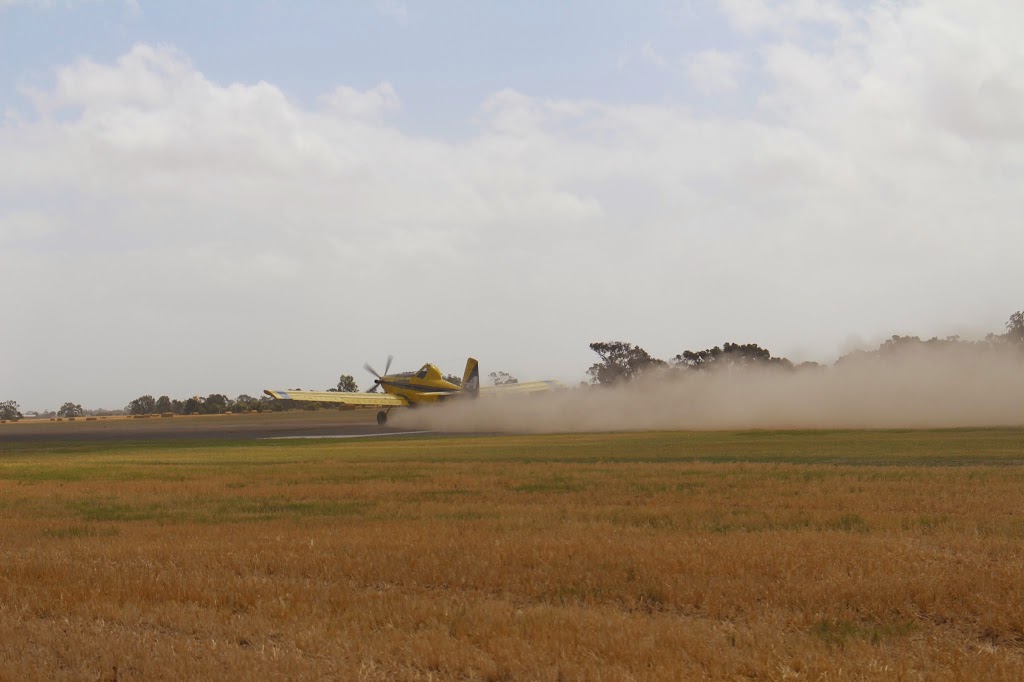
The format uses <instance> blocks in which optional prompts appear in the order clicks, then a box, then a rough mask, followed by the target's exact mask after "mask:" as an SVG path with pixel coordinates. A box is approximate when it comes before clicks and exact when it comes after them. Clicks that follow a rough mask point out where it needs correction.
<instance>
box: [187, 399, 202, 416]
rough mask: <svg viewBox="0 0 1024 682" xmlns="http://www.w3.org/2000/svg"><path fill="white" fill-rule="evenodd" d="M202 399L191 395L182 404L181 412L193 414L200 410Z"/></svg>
mask: <svg viewBox="0 0 1024 682" xmlns="http://www.w3.org/2000/svg"><path fill="white" fill-rule="evenodd" d="M202 408H203V399H202V398H200V397H199V396H193V397H191V398H189V399H187V400H186V401H185V402H184V404H183V405H182V412H183V413H184V414H195V413H196V412H202Z"/></svg>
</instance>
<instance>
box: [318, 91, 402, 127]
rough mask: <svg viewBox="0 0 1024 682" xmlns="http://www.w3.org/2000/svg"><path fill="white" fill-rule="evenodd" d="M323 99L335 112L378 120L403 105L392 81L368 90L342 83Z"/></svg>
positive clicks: (345, 115)
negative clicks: (362, 90) (357, 88)
mask: <svg viewBox="0 0 1024 682" xmlns="http://www.w3.org/2000/svg"><path fill="white" fill-rule="evenodd" d="M322 101H323V102H324V104H325V105H326V106H327V107H328V108H329V109H330V110H331V111H332V112H333V113H336V114H338V115H340V116H344V117H347V118H354V119H363V120H378V119H380V118H382V117H383V116H385V115H387V114H391V113H395V112H397V111H398V110H399V109H401V107H402V103H401V100H399V98H398V93H396V92H395V89H394V87H392V85H391V83H381V84H380V85H377V86H376V87H374V88H372V89H370V90H367V91H366V92H360V91H359V90H356V89H354V88H349V87H346V86H344V85H341V86H338V87H337V88H336V89H335V90H334V92H332V93H331V94H329V95H327V96H325V97H323V98H322Z"/></svg>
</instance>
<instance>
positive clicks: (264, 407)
mask: <svg viewBox="0 0 1024 682" xmlns="http://www.w3.org/2000/svg"><path fill="white" fill-rule="evenodd" d="M290 402H292V401H290V400H275V399H274V398H271V397H270V396H269V395H261V396H260V406H259V407H258V408H256V409H258V410H260V411H267V412H284V410H285V403H290Z"/></svg>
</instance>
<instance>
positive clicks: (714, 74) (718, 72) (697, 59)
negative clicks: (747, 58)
mask: <svg viewBox="0 0 1024 682" xmlns="http://www.w3.org/2000/svg"><path fill="white" fill-rule="evenodd" d="M684 66H685V73H686V77H687V79H688V80H689V81H690V83H691V84H692V85H693V86H694V87H695V88H697V89H698V90H699V91H701V92H704V93H707V94H714V93H719V92H730V91H733V90H736V89H737V88H738V87H739V75H740V73H741V72H742V71H743V69H744V68H745V64H744V61H743V57H742V55H740V54H738V53H735V52H722V51H720V50H703V51H701V52H698V53H697V54H695V55H692V56H691V57H689V58H688V59H686V61H685V65H684Z"/></svg>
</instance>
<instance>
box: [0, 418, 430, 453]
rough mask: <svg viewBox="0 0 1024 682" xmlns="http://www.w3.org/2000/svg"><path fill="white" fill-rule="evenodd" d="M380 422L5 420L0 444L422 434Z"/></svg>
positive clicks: (355, 419)
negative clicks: (10, 421)
mask: <svg viewBox="0 0 1024 682" xmlns="http://www.w3.org/2000/svg"><path fill="white" fill-rule="evenodd" d="M424 433H426V432H423V431H417V432H410V431H406V430H403V429H400V428H394V427H389V426H378V425H377V423H376V412H375V411H373V410H346V411H334V410H322V411H317V412H305V411H296V412H271V413H261V414H227V415H186V416H182V415H175V416H174V417H160V416H156V415H155V416H150V417H147V418H141V419H133V418H124V417H109V418H99V419H96V420H95V421H86V420H85V419H84V418H82V417H79V418H77V419H75V420H74V421H68V420H62V421H49V420H35V419H33V420H29V419H26V420H22V421H20V422H15V423H6V424H0V446H2V445H3V444H4V443H18V442H45V441H53V442H104V441H107V442H126V441H127V442H132V441H137V442H146V441H162V440H259V439H267V438H358V437H369V436H375V437H380V436H396V437H403V436H409V435H422V434H424Z"/></svg>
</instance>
